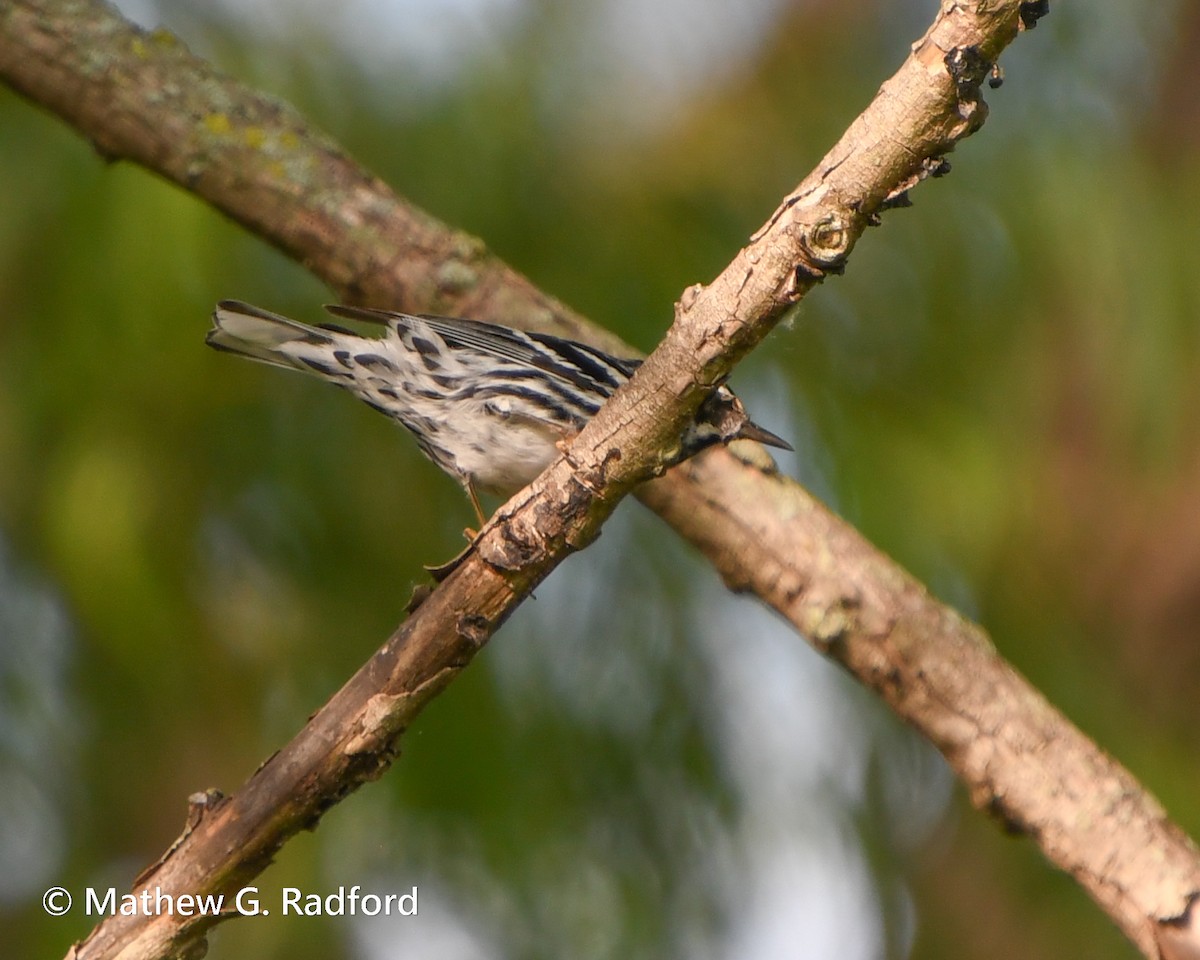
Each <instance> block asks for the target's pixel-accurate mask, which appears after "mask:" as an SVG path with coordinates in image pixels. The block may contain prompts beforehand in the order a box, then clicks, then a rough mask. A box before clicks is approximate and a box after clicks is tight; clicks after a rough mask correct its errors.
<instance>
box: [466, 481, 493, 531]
mask: <svg viewBox="0 0 1200 960" xmlns="http://www.w3.org/2000/svg"><path fill="white" fill-rule="evenodd" d="M463 489H465V490H466V491H467V496H468V497H470V499H471V506H473V507H474V508H475V516H477V517H478V518H479V529H480V530H482V529H483V525H484V524H485V523H487V520H486V519H485V518H484V516H483V507H481V506H480V505H479V496H478V495H477V494H476V493H475V484H473V483H471V478H470V477H465V478H464V479H463ZM463 536H464V537H466V538H467V539H468V540H469V541H471V542H472V543H474V542H475V538H476V537H477V536H479V531H478V530H472V529H471V528H470V527H467V529H466V530H464V531H463Z"/></svg>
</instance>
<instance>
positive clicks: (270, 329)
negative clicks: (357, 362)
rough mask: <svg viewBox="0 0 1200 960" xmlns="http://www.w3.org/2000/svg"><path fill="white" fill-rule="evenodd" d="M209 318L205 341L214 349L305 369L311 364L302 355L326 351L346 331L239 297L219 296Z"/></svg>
mask: <svg viewBox="0 0 1200 960" xmlns="http://www.w3.org/2000/svg"><path fill="white" fill-rule="evenodd" d="M212 319H213V328H212V329H211V330H210V331H208V336H207V337H206V338H205V342H206V343H208V345H209V346H210V347H212V348H214V349H215V350H224V351H226V352H228V353H235V354H237V355H238V356H242V357H248V358H249V359H251V360H257V361H258V362H260V363H269V364H271V365H272V366H276V367H284V368H286V369H288V370H302V371H304V372H305V373H311V372H313V366H314V365H313V364H312V363H311V362H309V361H306V360H305V359H304V357H305V356H312V355H313V354H314V353H328V352H329V350H330V349H331V348H332V347H334V346H335V344H336V341H337V338H338V337H339V336H342V335H344V334H345V333H348V332H349V331H341V330H333V329H324V328H321V327H311V326H309V325H308V324H306V323H299V322H298V321H296V320H289V319H288V318H287V317H281V316H280V315H279V314H277V313H271V312H270V311H269V310H262V309H260V308H259V307H255V306H252V305H251V304H249V303H243V302H242V301H240V300H222V301H221V302H220V303H218V304H217V308H216V309H215V310H214V311H213V315H212ZM312 348H316V350H315V351H314V350H313V349H312Z"/></svg>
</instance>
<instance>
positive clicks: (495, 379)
mask: <svg viewBox="0 0 1200 960" xmlns="http://www.w3.org/2000/svg"><path fill="white" fill-rule="evenodd" d="M325 309H326V310H327V311H328V312H329V313H330V314H332V315H333V316H335V317H339V318H341V319H345V320H350V321H355V322H361V323H365V324H368V325H374V326H375V327H380V326H381V327H382V328H383V331H384V332H383V335H382V336H363V335H360V334H358V333H355V332H354V331H352V330H348V329H346V328H345V327H341V326H337V325H334V324H329V323H322V324H318V325H315V326H314V325H310V324H307V323H301V322H299V321H297V320H292V319H289V318H288V317H284V316H281V315H279V314H277V313H272V312H270V311H269V310H264V309H262V308H260V307H256V306H253V305H251V304H249V303H244V302H242V301H240V300H222V301H220V302H219V303H218V304H217V306H216V309H215V310H214V311H213V314H212V320H213V327H212V329H211V330H210V331H209V332H208V336H207V338H206V342H207V343H208V345H209V346H210V347H213V348H214V349H216V350H221V351H225V352H228V353H233V354H236V355H238V356H242V357H246V358H248V359H250V360H255V361H258V362H260V363H265V364H270V365H272V366H276V367H283V368H284V369H287V370H298V371H300V372H302V373H306V374H311V375H314V376H317V377H319V378H321V379H323V380H327V381H329V382H330V383H333V384H336V385H337V386H339V387H342V388H343V389H345V390H348V391H349V392H350V393H352V394H354V395H355V396H356V397H358V398H359V399H360V400H362V401H364V402H365V403H366V404H367V405H368V406H371V407H373V408H375V409H376V410H378V411H379V412H380V413H383V414H384V415H386V416H388V417H390V418H391V419H393V420H395V421H397V422H398V423H399V424H400V425H401V426H403V427H405V428H406V429H407V430H408V432H409V433H411V434H412V435H413V436H414V437H415V438H416V441H417V445H418V446H419V447H420V449H421V451H422V452H423V453H424V454H425V456H427V457H428V458H429V459H430V460H432V461H433V462H434V463H435V464H437V466H439V467H441V469H442V470H444V471H445V472H446V473H448V474H450V476H452V477H454V479H456V480H457V481H458V482H459V484H460V485H461V486H462V488H463V489H464V490H465V491H466V494H467V497H468V499H469V500H470V501H471V505H472V506H473V507H474V509H475V514H476V516H477V517H478V519H479V523H480V527H482V526H483V525H484V522H485V521H484V513H483V508H482V507H481V506H480V503H479V494H478V491H481V490H482V491H485V492H488V493H495V494H500V495H504V496H509V495H511V494H513V493H515V492H516V491H517V490H519V489H521V488H522V487H524V486H526V485H527V484H528V483H530V482H531V481H532V480H533V479H534V478H535V477H536V476H538V474H540V473H541V472H542V471H543V470H544V469H545V468H546V467H548V466H549V465H550V463H551V462H552V461H553V460H554V459H555V458H556V457H557V456H558V455H559V453H560V451H561V450H562V449H563V444H564V443H565V442H566V441H567V440H569V439H570V438H571V437H572V436H574V435H575V434H576V433H578V432H579V431H580V430H581V429H582V428H583V426H584V424H585V423H587V421H588V420H590V419H591V417H592V416H593V415H594V414H595V413H596V411H597V410H599V409H600V407H601V405H602V404H603V403H604V401H605V400H607V399H608V398H609V397H610V396H612V394H613V393H615V392H616V390H617V388H618V387H620V386H621V384H623V383H625V381H626V380H628V379H629V378H630V377H631V376H633V373H634V371H635V370H636V369H637V368H638V366H639V365H640V364H641V361H640V360H637V359H623V358H619V357H615V356H612V355H611V354H608V353H606V352H604V351H603V350H598V349H597V348H595V347H592V346H588V345H587V344H584V343H578V342H576V341H574V340H567V339H563V338H562V337H556V336H552V335H550V334H546V333H536V332H526V331H523V330H516V329H513V328H510V327H505V326H501V325H499V324H494V323H486V322H484V321H481V320H467V319H463V318H459V317H438V316H432V315H425V314H422V315H413V314H408V313H398V312H394V311H390V310H379V309H372V308H367V307H354V306H343V305H327V306H326V307H325ZM739 439H741V440H757V441H758V442H759V443H763V444H767V445H769V446H773V447H778V448H781V449H784V450H791V449H792V447H791V445H790V444H788V443H787V442H786V441H785V440H783V439H781V438H780V437H778V436H776V435H775V434H773V433H771V432H770V431H769V430H766V429H764V428H762V427H760V426H758V425H757V424H756V423H753V422H752V421H751V420H750V418H749V416H748V415H747V414H746V410H745V407H744V406H743V405H742V402H741V401H740V400H739V399H738V398H737V397H736V396H735V395H734V393H733V391H731V390H730V389H729V388H728V387H727V386H725V385H724V384H721V385H719V386H718V387H717V388H716V389H715V390H714V391H713V392H712V393H711V394H710V395H709V396H708V397H707V398H706V399H705V400H704V402H703V403H702V404H701V405H700V407H699V409H698V410H697V412H696V415H695V417H694V419H693V420H692V421H691V422H690V423H689V424H688V426H687V428H686V430H685V432H684V434H683V437H682V439H681V442H680V444H679V448H678V451H677V452H676V454H675V456H674V457H673V458H672V460H671V463H670V464H669V465H674V464H675V463H678V462H681V461H683V460H686V459H688V458H690V457H692V456H694V455H695V454H697V453H699V452H700V451H701V450H704V449H706V448H708V447H712V446H716V445H718V444H724V443H728V442H729V441H731V440H739ZM468 537H470V534H468Z"/></svg>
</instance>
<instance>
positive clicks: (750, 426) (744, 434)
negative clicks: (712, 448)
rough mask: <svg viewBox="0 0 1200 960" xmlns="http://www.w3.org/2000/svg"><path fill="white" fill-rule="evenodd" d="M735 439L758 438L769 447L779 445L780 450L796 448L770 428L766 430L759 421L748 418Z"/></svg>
mask: <svg viewBox="0 0 1200 960" xmlns="http://www.w3.org/2000/svg"><path fill="white" fill-rule="evenodd" d="M733 439H735V440H757V441H758V442H759V443H765V444H766V445H767V446H768V447H778V448H779V449H780V450H794V449H795V448H794V447H793V446H792V445H791V444H790V443H788V442H787V441H786V440H784V439H783V438H782V437H777V436H775V434H773V433H772V432H771V431H770V430H764V429H763V428H762V427H760V426H759V425H758V424H757V423H752V422H751V421H749V420H747V421H746V422H745V423H744V424H742V428H741V429H740V430H739V431H738V432H737V434H736V435H735V436H734V438H733Z"/></svg>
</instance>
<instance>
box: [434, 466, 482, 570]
mask: <svg viewBox="0 0 1200 960" xmlns="http://www.w3.org/2000/svg"><path fill="white" fill-rule="evenodd" d="M459 482H460V483H461V484H462V487H463V489H464V490H465V491H466V492H467V498H468V499H469V500H470V501H471V506H473V507H474V508H475V516H476V517H478V518H479V529H480V530H482V529H483V526H484V524H485V523H487V519H486V518H485V517H484V515H483V507H481V506H480V505H479V496H478V495H477V494H476V493H475V485H474V484H473V483H471V478H470V477H462V478H460V480H459ZM463 536H464V537H466V538H467V545H466V546H465V547H463V548H462V549H461V550H460V551H459V552H458V554H457V555H456V556H454V557H452V558H451V559H449V560H447V561H446V562H445V563H440V564H438V565H437V566H433V567H431V566H428V565H426V567H425V569H426V570H427V571H428V572H429V575H430V576H431V577H433V579H434V580H436V581H437V582H438V583H441V582H442V581H443V580H445V579H446V578H447V577H448V576H450V574H451V573H453V572H454V571H455V570H457V569H458V567H459V566H460V565H461V564H462V562H463V561H464V560H466V559H467V555H468V554H470V552H471V551H472V550H473V549H474V548H475V540H476V538H477V537H478V536H479V532H478V531H477V530H472V529H471V528H470V527H467V528H466V529H465V530H464V531H463Z"/></svg>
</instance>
